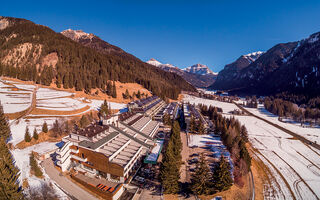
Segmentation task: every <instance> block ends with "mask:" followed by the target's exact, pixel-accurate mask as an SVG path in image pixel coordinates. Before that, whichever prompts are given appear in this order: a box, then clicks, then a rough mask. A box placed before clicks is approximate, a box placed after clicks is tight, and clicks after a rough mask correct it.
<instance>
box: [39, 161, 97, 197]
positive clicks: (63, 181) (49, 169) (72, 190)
mask: <svg viewBox="0 0 320 200" xmlns="http://www.w3.org/2000/svg"><path fill="white" fill-rule="evenodd" d="M41 165H42V166H43V168H44V169H45V171H46V173H47V174H48V176H49V177H50V178H51V179H52V180H53V181H55V182H56V183H57V184H58V186H59V187H60V188H62V189H63V190H64V191H65V192H66V193H68V194H69V195H71V196H72V197H74V198H76V199H79V200H91V199H93V200H96V199H97V198H96V197H94V196H92V195H91V194H89V193H88V192H86V191H85V190H83V189H82V188H80V187H79V186H78V185H76V184H75V183H73V182H72V181H71V180H69V179H68V178H66V177H64V176H60V175H59V173H60V172H59V171H58V170H57V169H56V168H55V167H54V164H53V162H52V160H51V159H50V158H49V159H46V160H44V161H43V162H42V163H41Z"/></svg>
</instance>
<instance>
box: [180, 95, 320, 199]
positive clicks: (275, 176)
mask: <svg viewBox="0 0 320 200" xmlns="http://www.w3.org/2000/svg"><path fill="white" fill-rule="evenodd" d="M184 101H189V102H191V103H195V104H198V103H203V104H207V105H213V106H217V107H221V108H222V109H223V115H224V116H226V117H231V116H234V117H235V118H236V119H238V120H239V121H240V122H241V123H242V124H245V126H246V127H247V129H248V133H249V141H250V144H251V146H252V157H253V158H254V159H255V161H256V162H257V163H263V164H264V165H265V167H266V168H265V169H264V171H265V173H266V179H265V180H264V183H263V184H264V188H263V197H264V199H319V198H320V189H319V185H320V151H319V150H318V149H315V148H313V147H311V146H309V145H308V144H305V143H303V142H301V141H300V140H297V139H296V138H293V137H292V136H291V135H289V134H287V133H285V132H283V131H282V130H280V129H278V128H276V127H274V126H272V125H270V124H268V123H266V122H264V121H262V120H260V119H258V118H255V117H253V116H236V115H230V114H229V113H228V112H229V111H231V110H233V109H237V107H236V105H235V104H232V103H224V102H219V101H214V100H206V99H201V98H197V97H193V96H188V95H186V96H185V98H184ZM250 112H255V114H256V113H260V114H259V116H261V117H263V118H264V119H267V120H275V118H276V117H273V119H270V118H269V116H268V115H266V114H264V113H265V112H263V113H261V109H260V110H259V109H250ZM272 122H274V121H272ZM277 123H280V124H281V126H284V127H286V128H288V129H292V130H293V131H295V132H296V133H297V134H299V135H302V136H308V134H310V133H312V134H314V135H317V133H318V131H319V128H310V127H308V128H299V127H297V125H294V124H291V125H290V124H287V123H283V122H277ZM255 178H256V177H255Z"/></svg>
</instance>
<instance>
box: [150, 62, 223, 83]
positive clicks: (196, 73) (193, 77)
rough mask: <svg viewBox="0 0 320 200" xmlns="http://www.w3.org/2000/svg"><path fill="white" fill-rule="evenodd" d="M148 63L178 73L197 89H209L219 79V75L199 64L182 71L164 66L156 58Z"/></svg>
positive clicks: (169, 65)
mask: <svg viewBox="0 0 320 200" xmlns="http://www.w3.org/2000/svg"><path fill="white" fill-rule="evenodd" d="M147 63H148V64H150V65H154V66H156V67H159V68H160V69H162V70H164V71H168V72H173V73H176V74H178V75H179V76H181V77H182V78H184V79H185V80H186V81H188V82H189V83H191V84H192V85H194V86H195V87H202V88H203V87H208V86H210V85H211V84H213V83H214V81H215V79H216V77H217V74H216V73H214V72H212V71H211V70H210V69H209V68H208V67H207V66H205V65H200V64H197V65H193V66H191V67H188V68H186V69H180V68H178V67H176V66H174V65H172V64H162V63H161V62H159V61H157V60H156V59H154V58H151V59H150V60H148V61H147ZM198 65H200V66H198Z"/></svg>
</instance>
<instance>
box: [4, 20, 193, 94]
mask: <svg viewBox="0 0 320 200" xmlns="http://www.w3.org/2000/svg"><path fill="white" fill-rule="evenodd" d="M0 27H1V30H0V75H5V76H10V77H15V78H19V79H22V80H32V81H36V82H37V83H40V84H43V85H50V84H51V83H52V82H53V81H54V82H55V83H56V84H57V86H58V87H59V86H61V87H64V88H73V87H74V88H75V89H76V90H84V91H86V92H90V89H92V88H100V89H101V91H102V92H105V91H106V85H107V82H109V81H112V80H116V81H120V82H123V83H128V82H133V83H139V84H141V85H142V86H144V87H145V88H146V89H148V90H150V91H152V92H153V93H154V94H156V95H158V96H160V97H169V98H173V99H176V98H177V97H178V94H179V93H180V92H181V90H186V91H194V90H195V89H194V87H193V86H192V85H190V84H189V83H187V82H186V81H185V80H184V79H183V78H181V77H180V76H178V75H176V74H173V73H168V72H165V71H163V70H160V69H158V68H157V67H154V66H152V65H149V64H146V63H144V62H142V61H141V60H139V59H138V58H135V57H134V56H132V55H130V54H127V53H125V52H124V53H123V52H122V51H123V50H121V49H120V48H118V47H115V46H113V45H110V44H109V45H107V43H106V42H104V41H102V40H101V39H100V40H99V39H98V38H97V39H96V38H95V37H94V36H93V37H92V38H90V37H91V36H90V35H89V36H90V37H88V38H86V39H85V40H84V41H86V42H87V41H88V40H92V41H96V42H95V43H88V42H87V43H88V44H93V45H92V46H96V48H94V47H92V46H90V45H83V44H80V42H75V41H74V40H72V39H70V38H68V37H65V36H64V35H62V34H60V33H56V32H54V31H53V30H51V29H50V28H48V27H46V26H42V25H37V24H35V23H33V22H31V21H28V20H25V19H17V18H11V17H0ZM84 35H86V34H82V36H84ZM80 36H81V34H80ZM81 38H82V37H80V38H79V41H80V40H81ZM81 41H82V40H81ZM88 46H90V48H89V47H88ZM111 49H112V50H111Z"/></svg>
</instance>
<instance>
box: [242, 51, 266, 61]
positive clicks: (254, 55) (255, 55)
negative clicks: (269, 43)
mask: <svg viewBox="0 0 320 200" xmlns="http://www.w3.org/2000/svg"><path fill="white" fill-rule="evenodd" d="M262 54H264V52H263V51H257V52H252V53H249V54H246V55H243V57H244V58H246V59H247V60H249V62H250V63H252V62H254V61H256V60H257V59H258V58H259V57H260V56H261V55H262Z"/></svg>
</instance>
